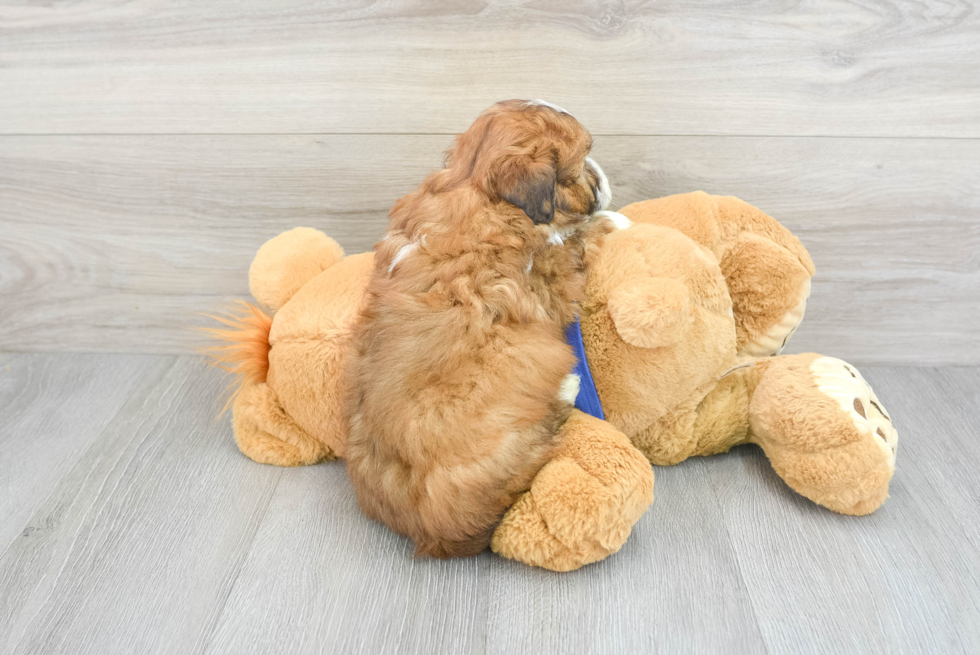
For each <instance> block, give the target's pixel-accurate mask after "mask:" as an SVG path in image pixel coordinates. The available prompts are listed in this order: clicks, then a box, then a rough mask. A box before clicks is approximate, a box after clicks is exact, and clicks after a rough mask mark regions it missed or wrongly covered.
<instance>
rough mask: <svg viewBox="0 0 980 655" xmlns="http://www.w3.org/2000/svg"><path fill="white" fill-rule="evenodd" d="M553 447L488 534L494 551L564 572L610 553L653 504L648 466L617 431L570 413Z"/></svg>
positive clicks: (651, 472) (606, 424)
mask: <svg viewBox="0 0 980 655" xmlns="http://www.w3.org/2000/svg"><path fill="white" fill-rule="evenodd" d="M560 438H561V445H560V446H559V449H558V452H557V453H556V456H555V458H554V459H553V460H552V461H550V462H549V463H548V464H546V465H545V466H544V467H543V468H542V469H541V471H540V472H539V473H538V475H537V476H536V477H535V478H534V481H533V482H532V483H531V489H530V490H529V491H528V492H526V493H525V494H524V495H523V496H521V498H520V499H518V501H517V502H516V503H515V504H514V505H513V506H512V507H511V508H510V510H508V512H507V514H506V515H505V516H504V519H503V521H502V522H501V524H500V525H499V526H498V527H497V530H496V531H495V532H494V535H493V539H492V541H491V544H490V547H491V548H492V549H493V551H494V552H496V553H498V554H500V555H503V556H504V557H509V558H511V559H516V560H518V561H521V562H525V563H527V564H531V565H533V566H541V567H544V568H547V569H551V570H553V571H571V570H573V569H577V568H579V567H581V566H584V565H586V564H589V563H591V562H595V561H598V560H600V559H603V558H604V557H606V556H607V555H610V554H612V553H615V552H616V551H618V550H619V549H620V548H621V547H622V546H623V544H624V543H626V539H627V538H628V537H629V535H630V532H631V530H632V528H633V525H634V524H635V523H636V521H637V520H639V518H640V516H642V514H643V512H645V511H646V509H647V507H648V506H649V505H650V503H652V502H653V470H652V469H651V468H650V463H649V462H648V461H647V460H646V458H645V457H644V456H643V455H642V454H641V453H640V452H639V451H638V450H636V448H634V447H633V445H632V444H631V443H630V442H629V439H627V438H626V436H625V435H624V434H622V433H621V432H619V431H618V430H616V429H615V428H614V427H612V426H611V425H610V424H608V423H606V422H605V421H602V420H600V419H597V418H594V417H591V416H588V415H586V414H583V413H582V412H579V411H573V412H572V415H571V417H570V418H569V419H568V421H567V422H566V423H565V425H564V426H563V428H562V435H561V437H560Z"/></svg>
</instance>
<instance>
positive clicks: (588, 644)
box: [208, 462, 763, 654]
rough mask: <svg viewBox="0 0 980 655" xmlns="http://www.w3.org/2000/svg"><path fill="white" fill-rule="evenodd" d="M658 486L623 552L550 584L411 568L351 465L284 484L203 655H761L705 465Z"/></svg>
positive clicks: (545, 575)
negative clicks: (368, 505) (372, 516)
mask: <svg viewBox="0 0 980 655" xmlns="http://www.w3.org/2000/svg"><path fill="white" fill-rule="evenodd" d="M658 476H659V479H658V482H657V484H658V485H660V487H661V488H666V489H668V491H665V492H664V494H663V495H661V496H659V497H658V499H657V500H656V501H655V503H654V509H653V510H652V511H651V512H649V513H648V514H647V516H645V517H643V519H641V521H640V523H639V524H638V525H637V527H636V529H635V531H634V534H633V536H632V537H631V538H630V541H629V542H628V543H627V544H626V546H625V547H624V548H623V550H622V551H620V552H619V553H618V554H617V555H616V556H615V557H611V558H609V559H608V560H606V561H604V562H602V563H600V564H596V565H594V566H589V567H587V568H585V569H582V570H579V571H576V572H574V573H569V574H555V573H551V572H548V571H544V570H541V569H531V568H528V567H527V566H525V565H522V564H518V563H515V562H512V561H509V560H504V559H501V558H498V557H496V556H495V555H492V554H491V553H489V552H488V553H484V554H482V555H480V556H479V557H475V558H471V559H466V560H450V561H439V560H433V559H427V558H420V559H415V558H413V557H412V552H413V547H412V545H411V543H410V542H408V540H406V539H403V538H401V537H398V536H395V535H394V534H393V533H392V532H390V531H389V530H388V529H387V528H385V527H383V526H381V525H379V524H377V523H373V522H371V521H369V520H368V519H366V518H365V517H364V516H363V514H361V513H360V511H359V510H358V508H357V503H356V501H355V499H354V495H353V491H352V489H351V488H350V484H349V481H348V479H347V474H346V471H345V469H344V467H343V465H342V464H341V463H334V464H330V465H326V466H322V467H316V468H308V469H301V470H296V471H288V472H286V473H285V474H284V476H283V478H282V480H281V481H280V483H279V486H278V488H277V490H276V494H275V496H274V497H273V500H272V503H271V504H270V506H269V511H268V513H267V515H266V516H267V518H266V520H265V521H264V522H263V525H262V529H261V530H260V531H259V533H258V535H257V536H256V539H255V545H254V547H253V549H252V552H251V553H250V555H249V559H248V561H247V562H246V563H245V566H244V567H243V569H242V573H241V575H240V576H239V578H238V581H237V583H236V585H235V589H234V590H233V592H232V594H231V596H230V597H229V600H228V604H227V605H226V607H225V610H224V612H223V613H222V616H221V621H220V623H219V625H218V627H217V630H216V633H215V636H214V639H213V640H212V642H211V644H210V648H209V650H208V652H209V653H321V652H322V653H330V652H342V653H365V654H367V653H388V652H403V653H470V652H475V653H500V654H505V653H623V652H654V651H657V650H660V649H666V650H667V651H668V652H692V653H693V652H753V651H755V652H757V651H759V650H760V649H762V648H763V642H762V639H761V635H760V633H759V631H758V629H757V628H756V626H755V619H754V617H753V615H752V610H751V605H750V604H749V602H748V599H747V595H746V590H745V588H744V584H743V583H742V580H741V578H740V577H739V575H738V573H737V565H736V563H735V561H734V560H733V559H732V558H731V550H730V545H729V543H728V539H727V535H726V533H725V530H724V529H723V523H722V521H721V517H720V515H719V513H718V508H717V505H716V504H715V501H714V496H713V493H712V491H711V487H710V484H709V479H708V477H707V475H706V473H705V470H704V468H703V462H691V463H690V464H689V465H687V466H682V467H678V468H675V469H670V470H665V471H662V472H660V471H658ZM670 489H674V492H673V493H671V492H670V491H669V490H670ZM681 489H684V490H685V491H684V492H682V493H678V491H679V490H681ZM667 572H670V573H669V575H668V574H667ZM260 598H261V601H260V602H257V599H260Z"/></svg>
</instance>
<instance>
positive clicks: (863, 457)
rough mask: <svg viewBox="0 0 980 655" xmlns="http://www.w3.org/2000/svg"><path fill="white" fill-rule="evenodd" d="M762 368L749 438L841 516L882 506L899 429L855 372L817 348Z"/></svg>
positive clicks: (784, 474)
mask: <svg viewBox="0 0 980 655" xmlns="http://www.w3.org/2000/svg"><path fill="white" fill-rule="evenodd" d="M760 366H763V367H764V373H763V375H762V376H761V379H760V380H759V384H758V386H757V387H756V389H755V392H754V394H753V395H752V400H751V402H750V405H749V421H750V425H751V434H750V437H749V439H750V441H752V442H754V443H758V444H759V445H760V446H762V448H763V450H764V451H765V452H766V455H767V456H768V457H769V460H770V461H771V462H772V466H773V468H774V469H775V471H776V472H777V473H778V474H779V476H780V477H781V478H782V479H783V480H784V481H785V482H786V483H787V484H788V485H789V486H790V487H792V488H793V489H794V490H795V491H796V492H797V493H799V494H801V495H803V496H805V497H807V498H809V499H810V500H812V501H814V502H816V503H819V504H820V505H823V506H824V507H827V508H829V509H832V510H834V511H835V512H840V513H842V514H855V515H861V514H870V513H871V512H873V511H874V510H875V509H877V508H878V507H879V506H880V505H881V504H882V503H883V502H884V501H885V498H887V497H888V483H889V481H890V480H891V478H892V474H893V473H894V472H895V452H896V448H897V446H898V433H897V432H896V431H895V428H894V427H893V426H892V422H891V419H890V418H889V416H888V413H887V411H886V410H885V408H884V407H883V406H882V404H881V401H879V400H878V398H877V397H876V396H875V394H874V392H873V391H872V390H871V387H870V385H868V383H867V382H865V380H864V378H863V377H861V374H860V373H859V372H858V371H857V369H856V368H854V367H853V366H851V365H850V364H848V363H847V362H844V361H841V360H839V359H835V358H833V357H822V356H820V355H816V354H813V353H807V354H803V355H790V356H784V357H778V358H773V359H771V360H767V361H766V362H765V363H764V364H762V363H760Z"/></svg>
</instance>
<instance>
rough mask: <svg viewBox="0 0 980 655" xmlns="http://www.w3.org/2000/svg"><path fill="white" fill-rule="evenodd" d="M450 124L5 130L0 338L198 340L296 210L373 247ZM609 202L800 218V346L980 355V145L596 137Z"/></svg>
mask: <svg viewBox="0 0 980 655" xmlns="http://www.w3.org/2000/svg"><path fill="white" fill-rule="evenodd" d="M450 141H451V138H450V137H448V136H438V135H435V136H432V135H429V136H425V135H416V136H388V135H335V136H91V137H16V138H13V137H7V138H0V231H2V232H3V235H4V238H3V239H2V240H0V272H2V273H3V274H2V276H0V293H2V294H3V297H4V299H5V302H4V303H2V304H0V349H6V350H18V351H51V350H67V351H122V352H153V353H186V352H187V351H188V350H189V349H191V348H193V347H194V346H195V345H199V344H201V343H202V342H201V338H200V336H199V335H197V334H195V333H193V332H191V331H190V330H188V329H187V328H188V326H190V325H195V324H197V325H200V324H202V323H203V322H204V321H203V319H201V318H199V317H196V316H195V312H207V311H214V310H215V309H216V308H217V307H220V306H221V305H222V304H224V303H227V302H228V301H230V300H231V299H232V298H235V297H239V296H245V295H247V292H248V288H247V270H248V265H249V263H250V262H251V258H252V256H253V254H254V252H255V250H256V249H257V248H258V247H259V246H260V245H261V244H262V243H263V242H264V241H265V240H266V239H267V238H270V237H271V236H274V235H275V234H277V233H278V232H280V231H282V230H285V229H289V228H291V227H295V226H297V225H309V226H313V227H318V228H320V229H322V230H324V231H325V232H327V233H328V234H330V235H331V236H333V237H335V238H336V239H337V240H338V241H339V242H340V243H341V245H343V246H344V247H345V248H346V249H347V251H348V252H360V251H364V250H367V249H370V247H371V245H372V244H373V243H374V242H375V241H376V240H377V239H378V238H380V236H381V235H382V234H383V231H384V226H385V224H386V222H387V218H386V215H387V208H388V207H389V206H390V205H391V203H393V202H394V201H395V200H396V199H397V198H398V197H399V196H401V195H402V194H404V193H406V192H408V191H410V190H411V189H413V188H414V187H415V186H417V185H418V183H419V182H420V181H421V179H422V178H423V177H424V176H425V174H426V173H427V172H429V171H430V170H432V169H434V168H436V167H438V166H439V165H440V163H441V159H442V153H443V151H444V150H445V149H446V148H447V147H448V145H449V143H450ZM594 154H595V156H596V158H597V160H598V161H599V162H600V163H601V164H602V165H603V166H604V168H605V169H606V171H607V173H608V174H609V176H610V179H611V180H612V183H613V192H614V205H623V204H626V203H628V202H632V201H634V200H639V199H643V198H649V197H657V196H661V195H666V194H670V193H679V192H686V191H691V190H694V189H704V190H706V191H709V192H712V193H717V194H731V195H737V196H740V197H742V198H744V199H745V200H747V201H749V202H751V203H753V204H755V205H757V206H759V207H761V208H763V209H764V210H766V211H767V212H769V213H770V214H772V215H773V216H775V217H776V218H777V219H778V220H780V221H782V222H783V223H784V224H785V225H787V226H788V227H789V228H790V229H792V230H793V231H794V232H796V233H797V234H798V235H799V236H800V238H801V239H802V240H803V242H804V244H805V245H806V246H807V247H808V248H809V249H810V251H811V253H812V255H813V258H814V260H815V261H816V263H817V268H818V274H817V277H816V278H815V279H814V283H813V296H812V298H811V301H810V304H809V308H808V314H807V317H806V319H805V321H804V322H803V325H802V327H801V329H800V331H799V332H798V333H797V335H796V336H795V337H794V340H793V341H792V342H791V344H790V348H791V349H793V350H794V351H801V350H814V351H818V352H825V353H827V354H832V355H836V356H839V357H843V358H845V359H848V360H851V361H853V362H855V363H857V364H867V363H889V362H905V363H915V364H937V363H938V364H946V363H960V364H969V363H978V362H980V332H977V330H976V325H978V324H980V295H978V294H977V293H976V289H977V288H980V256H978V253H980V220H978V218H977V217H978V216H980V148H977V147H976V143H975V142H973V141H969V140H941V139H836V138H835V139H817V138H775V137H773V138H757V137H598V138H597V139H596V145H595V150H594Z"/></svg>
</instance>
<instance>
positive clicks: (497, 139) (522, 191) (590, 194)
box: [447, 100, 611, 228]
mask: <svg viewBox="0 0 980 655" xmlns="http://www.w3.org/2000/svg"><path fill="white" fill-rule="evenodd" d="M591 148H592V137H591V135H589V133H588V132H587V131H586V129H585V128H584V127H582V126H581V125H580V124H579V122H578V121H577V120H575V119H574V118H573V117H572V116H571V114H569V113H568V112H566V111H565V110H564V109H562V108H560V107H556V106H555V105H552V104H550V103H546V102H543V101H541V100H530V101H526V100H507V101H505V102H500V103H497V104H496V105H494V106H493V107H491V108H490V109H488V110H486V111H485V112H483V114H481V115H480V117H479V118H477V119H476V121H475V122H474V123H473V125H472V126H470V128H469V129H468V130H467V131H466V132H464V133H463V134H461V135H459V137H457V139H456V143H455V144H454V146H453V148H452V150H450V152H449V155H448V161H447V166H448V168H449V169H450V170H451V172H452V174H453V177H455V178H456V179H458V180H460V181H462V180H464V179H468V180H470V181H471V182H472V183H473V184H474V185H476V186H477V187H478V188H480V189H481V190H482V191H483V193H485V194H486V195H487V196H488V197H489V198H490V199H491V200H492V201H495V202H497V201H503V202H507V203H510V204H512V205H515V206H516V207H518V208H519V209H520V210H521V211H523V212H524V213H525V214H527V216H528V218H529V219H530V220H531V221H533V222H534V224H535V225H541V224H550V225H553V226H554V227H556V228H561V227H565V226H569V225H574V224H575V223H578V222H581V221H582V220H584V218H585V217H587V216H588V215H589V214H592V213H593V212H595V211H597V210H599V209H605V208H606V207H607V206H608V205H609V201H610V197H611V194H610V192H609V182H608V180H607V179H606V176H605V175H604V174H603V173H602V170H601V169H600V168H599V166H598V165H597V164H596V163H595V162H594V161H592V160H591V159H590V158H589V157H588V156H587V155H588V154H589V150H590V149H591Z"/></svg>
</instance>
